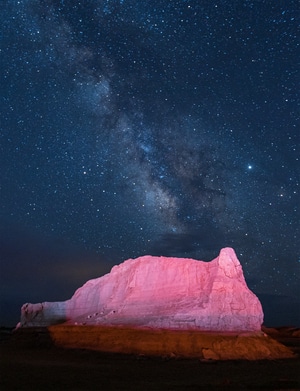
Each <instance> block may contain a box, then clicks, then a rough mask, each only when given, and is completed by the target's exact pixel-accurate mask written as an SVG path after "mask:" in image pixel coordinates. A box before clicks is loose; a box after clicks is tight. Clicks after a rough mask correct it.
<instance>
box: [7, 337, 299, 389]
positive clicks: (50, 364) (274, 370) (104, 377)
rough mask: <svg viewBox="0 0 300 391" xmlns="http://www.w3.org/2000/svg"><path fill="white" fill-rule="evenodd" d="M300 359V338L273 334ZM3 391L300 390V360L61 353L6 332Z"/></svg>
mask: <svg viewBox="0 0 300 391" xmlns="http://www.w3.org/2000/svg"><path fill="white" fill-rule="evenodd" d="M274 336H276V339H278V340H279V341H280V342H281V343H284V344H286V345H287V346H289V347H290V348H292V349H293V350H294V351H295V352H296V353H299V349H300V343H299V342H300V338H299V337H293V336H292V335H291V333H288V332H287V330H286V329H285V330H279V331H278V330H275V331H274V330H273V337H274ZM0 357H1V360H0V362H1V367H0V375H1V377H0V389H1V390H3V391H6V390H20V391H21V390H37V391H47V390H55V391H59V390H72V391H76V390H82V391H86V390H131V391H132V390H143V391H147V390H155V391H158V390H300V358H299V356H298V357H297V358H294V359H285V360H276V361H270V360H263V361H242V360H240V361H203V360H200V359H182V358H181V359H180V358H175V357H174V358H170V357H155V358H154V357H145V356H139V355H125V354H116V353H102V352H95V351H89V350H78V349H76V350H71V349H62V348H57V347H55V346H54V345H53V343H52V342H51V340H50V338H49V336H48V335H47V334H46V333H43V332H35V333H31V334H30V333H28V335H26V336H24V335H16V334H12V333H11V332H10V330H3V329H2V330H1V338H0Z"/></svg>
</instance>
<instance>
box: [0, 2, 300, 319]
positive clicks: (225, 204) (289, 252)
mask: <svg viewBox="0 0 300 391" xmlns="http://www.w3.org/2000/svg"><path fill="white" fill-rule="evenodd" d="M297 3H298V2H297V1H285V2H275V1H237V0H233V1H216V2H211V1H208V0H206V1H188V0H187V1H162V0H154V1H153V0H151V1H142V2H141V1H133V0H123V1H109V0H107V1H100V0H94V1H92V0H87V1H76V2H74V1H68V0H65V1H55V0H47V1H43V2H40V1H36V0H28V1H11V0H8V1H6V2H5V4H4V5H2V8H3V10H2V13H1V30H2V34H1V35H2V39H1V59H2V61H1V78H2V80H1V90H2V100H1V135H0V136H1V146H0V147H1V151H0V153H1V154H0V164H1V221H0V224H1V254H0V255H1V290H2V291H1V312H0V315H1V324H14V323H16V322H17V321H18V318H19V311H20V307H21V305H22V304H23V303H24V302H40V301H53V300H55V301H58V300H66V299H68V298H70V297H71V296H72V294H73V292H74V290H75V289H76V288H78V287H79V286H80V285H82V284H83V283H84V282H85V281H86V280H87V279H89V278H95V277H98V276H100V275H102V274H103V273H106V272H108V271H109V270H110V268H111V267H112V266H113V265H114V264H116V263H120V262H122V261H123V260H125V259H127V258H134V257H137V256H140V255H145V254H152V255H166V256H179V257H190V258H195V259H201V260H206V261H208V260H211V259H213V258H215V257H216V256H217V255H218V253H219V250H220V248H222V247H226V246H230V247H233V248H234V249H235V251H236V253H237V256H238V258H239V260H240V262H241V263H242V266H243V270H244V274H245V277H246V280H247V282H248V285H249V287H250V288H251V289H252V290H253V291H254V292H255V293H256V294H257V295H258V296H259V298H260V299H261V301H262V304H263V306H264V311H265V320H266V323H267V324H272V325H274V324H280V325H284V324H297V325H300V318H299V301H300V299H299V285H300V284H299V283H300V281H299V267H300V263H299V259H300V254H299V252H300V251H299V243H300V240H299V220H300V216H299V173H300V163H299V93H298V90H299V73H298V71H299V68H298V65H297V63H298V62H299V30H298V26H299V6H298V4H297Z"/></svg>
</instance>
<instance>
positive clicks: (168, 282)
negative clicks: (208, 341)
mask: <svg viewBox="0 0 300 391" xmlns="http://www.w3.org/2000/svg"><path fill="white" fill-rule="evenodd" d="M62 322H67V323H68V324H70V325H94V326H95V325H101V326H130V327H142V328H145V327H147V328H155V329H170V330H203V331H217V332H224V331H226V332H245V331H246V332H248V331H260V330H261V325H262V322H263V311H262V306H261V304H260V301H259V299H258V298H257V297H256V296H255V294H254V293H253V292H251V291H250V289H249V288H248V287H247V284H246V281H245V279H244V275H243V271H242V267H241V264H240V262H239V261H238V259H237V257H236V254H235V252H234V250H233V249H232V248H224V249H222V250H221V251H220V254H219V256H218V257H217V258H216V259H214V260H212V261H210V262H203V261H198V260H194V259H188V258H173V257H157V256H149V255H147V256H142V257H139V258H136V259H129V260H127V261H125V262H123V263H121V264H120V265H117V266H114V267H113V268H112V270H111V272H110V273H108V274H106V275H104V276H102V277H99V278H96V279H93V280H89V281H88V282H87V283H86V284H84V285H83V286H82V287H81V288H79V289H78V290H77V291H76V292H75V294H74V295H73V297H72V298H71V299H70V300H67V301H63V302H54V303H50V302H44V303H40V304H28V303H27V304H24V305H23V306H22V309H21V321H20V323H19V326H21V327H34V326H38V327H39V326H49V325H54V324H58V323H62Z"/></svg>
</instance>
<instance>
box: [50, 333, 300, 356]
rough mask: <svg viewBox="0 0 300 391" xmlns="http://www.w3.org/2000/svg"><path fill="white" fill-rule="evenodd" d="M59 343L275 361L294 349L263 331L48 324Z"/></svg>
mask: <svg viewBox="0 0 300 391" xmlns="http://www.w3.org/2000/svg"><path fill="white" fill-rule="evenodd" d="M48 330H49V332H50V335H51V338H52V339H53V341H54V343H55V344H56V345H57V346H60V347H65V348H75V349H76V348H77V349H78V348H81V349H82V348H83V349H91V350H98V351H102V352H115V353H116V352H118V353H127V354H138V355H146V356H170V357H185V358H198V359H202V360H274V359H283V358H293V357H294V354H293V352H292V351H291V350H290V349H288V348H287V347H286V346H284V345H282V344H280V343H279V342H277V341H275V340H274V339H272V338H271V337H269V336H268V335H266V334H265V333H263V332H256V333H248V334H236V333H209V332H198V331H194V330H193V331H174V330H163V329H161V330H157V329H156V330H154V329H142V328H129V327H105V326H73V325H56V326H50V327H48Z"/></svg>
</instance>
